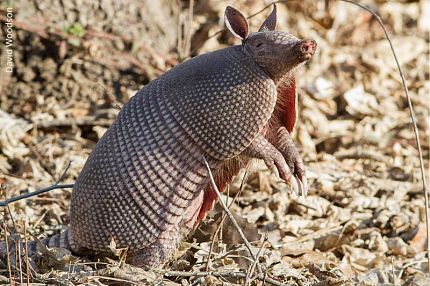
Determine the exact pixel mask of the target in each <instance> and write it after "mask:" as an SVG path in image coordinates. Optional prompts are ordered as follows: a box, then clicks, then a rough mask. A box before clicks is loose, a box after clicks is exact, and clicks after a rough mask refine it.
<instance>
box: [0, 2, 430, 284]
mask: <svg viewBox="0 0 430 286" xmlns="http://www.w3.org/2000/svg"><path fill="white" fill-rule="evenodd" d="M190 2H192V3H193V7H192V8H193V9H192V13H189V12H190V9H189V8H190V5H189V3H190ZM190 2H189V1H180V0H178V1H168V0H165V1H164V0H159V1H150V0H146V1H136V0H124V1H114V0H106V1H100V2H96V1H94V2H92V1H82V0H73V1H61V0H53V1H51V0H49V1H48V0H40V1H36V0H35V1H30V0H27V1H25V0H16V1H3V2H1V4H0V21H1V27H2V29H1V30H0V40H1V41H0V42H1V43H2V54H1V62H0V63H1V70H0V78H1V81H0V184H1V185H2V189H1V190H2V196H1V199H4V198H10V197H13V196H16V195H19V194H21V193H26V192H29V191H34V190H36V189H38V188H41V187H46V186H50V185H52V184H53V183H55V182H56V181H57V180H58V179H59V178H60V177H61V174H62V173H63V171H64V170H65V168H66V167H67V165H68V163H69V162H70V161H72V162H73V163H72V165H71V167H70V168H69V169H68V171H67V172H66V174H65V176H64V177H63V178H62V180H61V183H73V182H74V180H75V179H76V177H77V176H78V174H79V172H80V170H81V168H82V166H83V164H84V163H85V160H86V158H87V157H88V155H89V153H90V152H91V150H92V149H93V147H94V145H95V143H96V142H97V140H98V139H99V138H100V137H101V136H102V135H103V133H104V131H106V129H107V127H108V126H109V125H110V124H111V123H112V122H113V120H114V119H115V117H116V115H117V113H118V110H119V107H120V106H122V105H123V104H124V103H125V102H127V101H128V99H129V98H130V97H131V96H132V95H133V94H134V93H135V92H136V91H137V90H139V89H141V88H142V87H143V86H144V85H145V84H147V83H148V82H149V81H151V80H152V79H154V78H156V77H157V76H158V75H160V74H162V73H164V72H165V71H167V70H169V69H170V68H171V67H172V66H174V65H176V64H177V63H179V62H181V61H183V60H185V59H187V58H188V57H190V56H191V57H192V56H195V55H197V54H201V53H205V52H210V51H214V50H217V49H220V48H223V47H226V46H229V45H233V44H238V41H237V40H235V38H234V37H232V36H231V35H229V34H228V33H227V32H226V31H221V32H219V33H218V31H220V30H222V29H224V26H223V21H222V15H223V12H224V9H225V7H226V6H227V5H233V6H235V7H236V8H239V9H240V10H241V11H242V12H243V13H244V14H245V15H253V14H255V13H257V12H259V11H261V10H262V9H263V8H264V7H266V5H268V4H270V3H271V1H257V0H249V1H215V0H209V1H204V0H195V1H190ZM360 3H363V4H366V5H367V6H368V7H370V8H371V9H372V10H374V11H376V12H377V13H378V14H379V15H380V16H381V18H382V20H383V21H384V23H385V24H386V27H387V30H388V32H389V34H390V35H391V36H392V39H393V45H394V47H395V50H396V52H397V55H398V58H399V61H400V63H401V67H402V69H403V72H404V74H405V78H406V83H407V86H408V88H409V93H410V95H411V98H412V103H413V106H414V111H415V114H416V120H417V124H418V128H419V131H420V140H421V145H422V150H423V157H424V165H425V170H428V167H429V135H430V132H429V123H430V120H429V105H428V104H429V100H430V98H429V94H430V80H429V29H430V15H429V13H430V1H427V0H421V1H418V0H415V1H414V0H409V1H408V0H402V1H382V0H368V1H361V2H360ZM8 7H12V8H13V19H14V20H15V22H14V30H13V47H12V49H13V63H14V66H13V72H12V73H9V72H7V71H6V68H5V66H6V61H7V57H6V55H7V49H8V48H7V47H6V45H4V43H5V40H6V39H7V37H8V31H7V27H6V25H5V23H6V22H7V19H8ZM270 9H271V8H270V7H269V8H268V9H266V10H264V11H262V12H261V13H259V14H257V15H256V16H254V17H252V18H250V19H249V21H250V25H251V27H250V28H251V31H256V30H257V29H258V27H259V25H260V24H261V23H262V21H263V19H264V18H265V17H266V16H267V15H268V14H269V12H270ZM190 15H192V20H191V21H190ZM278 29H279V30H285V31H289V32H290V33H292V34H294V35H296V36H298V37H300V38H311V39H314V40H316V42H317V43H318V51H317V53H316V55H315V56H314V57H313V59H312V60H311V61H309V62H308V63H307V64H306V65H305V66H304V67H302V68H301V69H299V70H298V71H297V91H298V114H299V120H298V123H297V125H296V127H295V130H294V138H295V139H296V142H297V146H298V147H299V149H300V151H301V154H302V156H303V158H304V161H305V164H306V166H307V174H308V180H309V182H308V183H309V186H310V190H309V191H310V193H309V196H308V197H307V198H303V197H300V196H297V195H296V194H293V193H291V192H290V190H289V188H288V186H287V185H286V184H285V183H283V182H280V181H279V180H278V179H277V178H276V177H275V176H274V175H273V174H271V173H270V172H269V171H268V170H267V169H266V168H265V167H264V166H263V165H262V164H258V163H256V164H253V165H252V167H251V168H249V169H248V170H246V171H244V172H243V173H242V176H240V177H238V178H237V179H235V180H234V182H233V183H232V184H231V186H230V187H229V189H228V193H227V194H226V195H228V197H229V201H230V202H232V199H231V198H234V197H236V199H235V200H234V202H233V203H232V206H231V210H232V211H233V212H234V213H235V214H236V216H237V219H238V222H239V224H240V226H241V227H242V229H243V230H244V232H245V235H246V236H247V237H248V239H249V240H251V241H256V242H254V243H253V246H252V250H253V252H254V254H255V255H257V253H258V256H259V263H258V267H256V268H261V269H262V270H261V271H262V272H261V273H260V276H258V275H254V279H253V280H252V282H251V285H270V284H271V283H272V284H273V283H275V284H276V281H278V283H285V284H279V285H423V286H424V285H430V278H429V275H428V273H427V269H428V264H427V258H426V247H427V246H426V245H427V242H426V232H427V228H426V223H425V203H424V194H423V187H422V180H421V172H420V162H419V157H418V151H417V147H416V141H415V135H414V131H413V126H412V123H411V119H410V115H409V110H408V102H407V99H406V96H405V93H404V90H403V88H402V82H401V78H400V76H399V73H398V71H397V67H396V64H395V61H394V58H393V55H392V53H391V51H390V48H389V44H388V42H387V41H386V40H385V38H384V33H383V30H382V29H381V27H380V26H379V24H378V23H377V21H376V20H375V19H374V18H372V17H371V15H370V14H369V13H367V12H366V11H364V10H362V9H359V8H358V7H356V6H353V5H351V4H349V3H343V2H339V1H315V0H306V1H288V3H287V4H286V3H283V2H282V3H278ZM245 173H246V176H245ZM426 173H427V172H426ZM237 194H239V195H238V196H236V195H237ZM69 202H70V189H67V190H54V191H52V192H49V193H46V194H43V195H40V196H38V197H33V198H30V199H26V200H21V201H18V202H15V203H12V204H9V206H8V208H5V207H3V208H1V210H0V222H1V223H2V224H3V226H2V229H1V238H2V239H4V237H5V236H6V232H5V229H7V230H8V231H7V234H8V235H11V236H13V235H14V233H19V234H20V235H21V236H22V237H27V238H29V239H32V238H39V239H40V238H45V237H48V236H51V235H53V234H55V233H58V232H60V231H61V230H63V229H65V228H66V227H67V225H68V223H69V212H68V211H69ZM255 226H257V228H256V227H255ZM260 234H263V235H262V236H261V235H260ZM15 235H16V234H15ZM260 237H263V238H264V237H266V238H267V239H266V240H265V241H264V239H262V238H260ZM43 251H44V252H43V253H44V255H43V259H39V260H37V261H36V263H35V265H33V267H34V269H28V270H26V269H24V268H23V269H21V270H20V269H19V267H18V268H14V267H12V269H11V271H10V273H9V271H8V270H7V269H6V267H4V268H0V269H1V270H0V284H9V283H10V284H14V283H16V284H20V283H21V282H22V283H25V282H26V281H27V277H28V280H29V281H31V282H32V283H35V284H34V285H45V284H54V285H82V284H86V285H107V284H108V285H112V284H116V285H137V284H154V285H156V284H158V285H164V284H166V285H229V284H237V285H243V284H244V282H245V279H244V278H243V274H244V273H246V272H247V271H248V270H249V269H250V268H251V267H250V266H252V262H250V260H251V258H250V255H249V253H248V252H247V251H246V249H245V248H244V245H243V242H242V240H241V239H240V237H239V236H238V235H237V233H236V232H235V229H234V227H233V226H232V225H231V223H230V222H229V220H228V218H227V219H224V215H223V212H221V209H220V208H219V206H217V207H216V208H215V210H214V211H213V212H212V213H211V214H210V216H209V217H208V218H207V219H206V221H205V222H204V223H203V224H202V225H201V226H200V227H199V228H198V229H197V230H196V231H195V233H194V234H193V235H192V236H191V237H190V238H189V239H188V240H187V241H185V242H184V243H183V244H182V245H181V247H180V249H179V250H178V252H177V253H176V255H175V258H174V259H173V261H172V262H170V263H169V264H168V265H167V266H166V267H165V269H163V270H159V271H151V272H146V271H143V270H142V269H138V268H134V267H130V266H129V265H126V264H124V263H123V262H122V261H121V259H120V258H121V257H120V258H119V259H101V260H95V258H92V257H74V256H71V255H70V254H69V253H68V252H67V251H65V250H62V249H54V250H46V249H44V250H43ZM0 265H1V264H0ZM206 271H212V274H211V275H208V274H207V273H203V272H206ZM191 272H192V273H194V274H190V273H191ZM226 272H227V273H230V274H229V275H228V274H225V273H226ZM234 273H236V274H234ZM255 273H257V272H255ZM235 275H236V276H240V277H239V278H237V277H236V276H235ZM241 275H242V276H241ZM265 277H266V278H271V279H273V280H274V281H275V282H274V281H272V280H270V281H272V282H270V281H269V280H266V281H264V279H265Z"/></svg>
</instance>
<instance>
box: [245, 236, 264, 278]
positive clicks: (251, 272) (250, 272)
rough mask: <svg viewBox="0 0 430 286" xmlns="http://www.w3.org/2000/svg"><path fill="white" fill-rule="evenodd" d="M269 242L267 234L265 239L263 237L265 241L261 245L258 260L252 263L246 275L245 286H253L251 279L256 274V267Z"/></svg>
mask: <svg viewBox="0 0 430 286" xmlns="http://www.w3.org/2000/svg"><path fill="white" fill-rule="evenodd" d="M267 240H268V237H267V233H265V234H264V237H263V241H262V243H261V247H260V249H259V250H258V252H257V256H256V258H255V260H254V263H252V265H251V267H250V268H249V271H248V273H247V275H246V280H245V285H251V278H252V275H253V274H254V270H255V266H256V265H257V263H258V259H259V258H260V254H261V252H262V250H263V248H264V245H265V244H266V241H267Z"/></svg>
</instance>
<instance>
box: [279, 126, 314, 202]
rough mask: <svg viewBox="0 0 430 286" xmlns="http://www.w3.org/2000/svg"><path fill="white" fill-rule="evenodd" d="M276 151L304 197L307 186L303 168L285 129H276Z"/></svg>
mask: <svg viewBox="0 0 430 286" xmlns="http://www.w3.org/2000/svg"><path fill="white" fill-rule="evenodd" d="M277 148H278V150H279V151H280V152H281V153H282V155H283V156H284V158H285V161H286V162H287V164H288V166H289V168H290V170H291V172H292V173H293V174H294V176H295V177H296V178H297V180H298V182H299V183H300V184H299V185H300V188H301V194H302V195H304V196H306V195H307V193H308V184H307V179H306V171H305V166H304V164H303V161H302V158H301V157H300V155H299V152H298V151H297V148H296V146H295V145H294V142H293V139H292V138H291V136H290V133H289V132H288V131H287V129H286V128H285V127H280V128H279V129H278V146H277Z"/></svg>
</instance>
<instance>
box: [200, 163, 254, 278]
mask: <svg viewBox="0 0 430 286" xmlns="http://www.w3.org/2000/svg"><path fill="white" fill-rule="evenodd" d="M247 179H248V168H247V169H246V170H245V174H244V175H243V178H242V181H241V183H240V187H239V191H238V192H237V194H236V195H235V196H234V198H233V200H232V201H231V202H230V204H229V205H228V208H229V209H230V208H231V206H232V205H233V204H234V202H235V201H236V200H237V198H238V197H239V195H240V194H241V193H242V190H243V188H244V186H245V182H246V180H247ZM226 217H227V216H226V214H225V213H223V214H222V219H221V223H220V224H219V226H218V228H217V229H216V231H215V234H214V236H213V238H212V242H211V246H210V248H209V255H208V261H207V262H206V271H209V265H210V263H211V255H212V251H213V248H214V245H215V238H216V237H217V235H218V233H219V231H220V230H221V228H222V225H223V223H224V221H225V218H226Z"/></svg>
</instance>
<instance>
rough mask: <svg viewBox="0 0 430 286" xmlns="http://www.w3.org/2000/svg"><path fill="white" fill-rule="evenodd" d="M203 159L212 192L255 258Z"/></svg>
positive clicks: (249, 244) (253, 257)
mask: <svg viewBox="0 0 430 286" xmlns="http://www.w3.org/2000/svg"><path fill="white" fill-rule="evenodd" d="M203 161H204V162H205V165H206V169H207V170H208V173H209V178H210V181H211V184H212V189H213V190H214V192H215V193H216V195H217V196H218V201H219V203H220V204H221V206H222V208H223V209H224V211H225V212H226V213H227V216H228V217H229V219H230V220H231V222H232V223H233V225H234V227H235V228H236V230H237V232H238V233H239V235H240V237H241V238H242V241H243V242H244V243H245V246H246V248H248V251H249V254H250V255H251V257H252V259H253V260H255V258H256V257H255V255H254V254H253V253H252V250H251V243H249V241H248V239H247V238H246V236H245V234H244V233H243V230H242V229H241V228H240V226H239V224H238V223H237V221H236V219H235V218H234V216H233V214H232V213H231V211H230V210H229V208H228V207H227V205H226V204H225V202H224V200H223V199H222V196H221V193H220V192H219V190H218V187H217V185H216V183H215V179H214V177H213V175H212V171H211V168H210V166H209V164H208V162H207V161H206V158H203Z"/></svg>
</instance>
